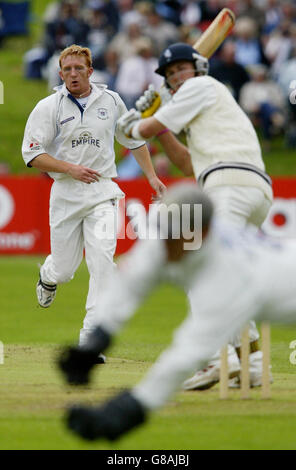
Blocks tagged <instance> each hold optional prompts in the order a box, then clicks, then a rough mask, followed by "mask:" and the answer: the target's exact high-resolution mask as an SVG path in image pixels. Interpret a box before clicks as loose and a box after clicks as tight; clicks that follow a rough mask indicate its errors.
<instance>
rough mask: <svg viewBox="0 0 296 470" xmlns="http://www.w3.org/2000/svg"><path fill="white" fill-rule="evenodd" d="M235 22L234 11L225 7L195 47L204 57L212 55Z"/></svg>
mask: <svg viewBox="0 0 296 470" xmlns="http://www.w3.org/2000/svg"><path fill="white" fill-rule="evenodd" d="M234 23H235V15H234V13H233V11H231V10H230V9H229V8H223V10H221V11H220V13H219V14H218V15H217V16H216V18H215V19H214V20H213V21H212V23H211V24H210V26H209V27H208V28H207V29H206V30H205V31H204V32H203V34H202V35H201V36H200V37H199V38H198V40H197V41H196V43H195V44H194V45H193V47H194V49H195V50H196V51H197V52H198V53H199V54H201V55H203V56H204V57H207V58H209V57H211V55H213V54H214V52H215V51H216V50H217V49H218V47H219V46H220V44H221V43H222V42H223V41H224V39H225V38H226V37H227V36H228V35H229V33H230V32H231V30H232V28H233V26H234Z"/></svg>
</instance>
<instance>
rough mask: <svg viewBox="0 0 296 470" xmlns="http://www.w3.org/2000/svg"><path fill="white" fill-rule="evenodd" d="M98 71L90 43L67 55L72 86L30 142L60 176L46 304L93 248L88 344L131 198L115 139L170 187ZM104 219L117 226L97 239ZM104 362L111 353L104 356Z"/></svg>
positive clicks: (32, 156) (30, 127) (48, 104)
mask: <svg viewBox="0 0 296 470" xmlns="http://www.w3.org/2000/svg"><path fill="white" fill-rule="evenodd" d="M92 72H93V68H92V58H91V52H90V50H89V49H88V48H85V47H80V46H77V45H75V44H74V45H72V46H70V47H68V48H66V49H65V50H64V51H62V52H61V54H60V76H61V78H62V80H63V81H64V84H63V85H62V86H60V87H57V88H56V92H55V93H53V94H52V95H50V96H48V97H47V98H45V99H43V100H41V101H40V102H39V103H38V104H37V105H36V106H35V108H34V109H33V111H32V113H31V114H30V116H29V118H28V121H27V125H26V128H25V134H24V140H23V147H22V152H23V158H24V160H25V163H26V164H27V166H29V167H31V166H32V167H35V168H38V169H39V170H41V171H45V172H48V173H49V175H50V176H51V177H52V178H53V179H54V183H53V185H52V188H51V195H50V240H51V254H50V255H49V256H48V257H47V258H46V260H45V262H44V264H43V265H42V266H41V268H40V278H39V281H38V284H37V298H38V302H39V305H40V306H41V307H49V306H50V305H51V303H52V302H53V300H54V298H55V295H56V288H57V285H58V284H61V283H64V282H67V281H69V280H70V279H72V278H73V276H74V273H75V271H76V269H77V268H78V266H79V264H80V263H81V261H82V257H83V250H84V249H85V257H86V263H87V267H88V271H89V274H90V281H89V291H88V296H87V301H86V316H85V319H84V323H83V328H82V329H81V331H80V343H83V342H84V341H86V338H87V335H88V333H89V332H90V331H91V330H92V327H93V315H94V311H95V309H96V307H97V306H98V305H99V303H100V297H101V296H102V293H103V292H104V289H105V283H106V281H107V280H108V278H109V277H110V276H111V274H112V271H113V268H114V263H113V255H114V251H115V247H116V233H117V230H116V223H113V224H112V223H108V221H109V220H111V222H112V221H113V222H114V221H116V218H117V216H116V214H117V207H118V200H119V199H120V198H122V197H124V194H123V192H122V191H121V190H120V188H119V186H118V185H117V183H115V182H114V181H113V180H112V179H113V178H114V177H116V176H117V173H116V166H115V153H114V139H115V138H116V139H117V140H118V142H119V143H120V144H121V145H123V146H125V147H127V148H129V149H131V150H132V152H133V155H134V156H135V158H136V160H137V161H138V163H139V164H140V166H141V168H142V170H143V172H144V174H145V175H146V177H147V179H148V180H149V183H150V185H151V187H152V188H153V189H154V190H155V191H156V193H157V195H158V196H160V195H161V193H162V191H163V190H164V189H165V186H164V185H163V184H162V182H161V181H160V180H159V179H158V178H157V176H156V174H155V172H154V168H153V165H152V162H151V159H150V154H149V151H148V148H147V146H146V145H145V142H144V141H143V140H141V141H139V140H134V139H131V138H127V137H126V136H125V135H124V133H123V132H122V131H121V130H120V129H119V128H118V126H116V121H117V119H118V118H119V117H120V116H122V115H123V114H124V113H125V112H126V111H127V109H126V106H125V104H124V103H123V101H122V100H121V98H120V96H119V95H118V94H117V93H115V92H113V91H110V90H108V89H107V87H106V86H105V85H96V84H95V83H93V82H91V81H90V80H91V75H92ZM99 223H100V224H102V225H104V224H106V227H108V230H109V231H110V233H107V234H106V237H105V238H102V237H98V236H97V231H96V228H97V224H99ZM97 315H98V309H97V310H96V316H97ZM96 318H97V317H96ZM102 361H104V358H100V359H99V362H102Z"/></svg>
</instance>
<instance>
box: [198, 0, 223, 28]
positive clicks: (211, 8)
mask: <svg viewBox="0 0 296 470" xmlns="http://www.w3.org/2000/svg"><path fill="white" fill-rule="evenodd" d="M199 8H200V12H201V22H205V25H204V27H206V23H209V22H211V21H213V19H214V18H215V17H216V16H217V15H218V13H219V11H220V10H221V2H220V0H200V2H199Z"/></svg>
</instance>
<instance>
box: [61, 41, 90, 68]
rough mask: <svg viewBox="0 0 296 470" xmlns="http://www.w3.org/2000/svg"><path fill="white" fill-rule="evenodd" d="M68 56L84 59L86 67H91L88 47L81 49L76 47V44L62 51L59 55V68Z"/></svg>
mask: <svg viewBox="0 0 296 470" xmlns="http://www.w3.org/2000/svg"><path fill="white" fill-rule="evenodd" d="M68 55H77V56H79V57H85V58H86V65H87V67H91V66H92V56H91V51H90V49H89V48H88V47H81V46H77V45H76V44H72V46H69V47H66V49H64V50H63V51H62V52H61V54H60V58H59V64H60V68H62V60H63V59H65V58H66V57H68Z"/></svg>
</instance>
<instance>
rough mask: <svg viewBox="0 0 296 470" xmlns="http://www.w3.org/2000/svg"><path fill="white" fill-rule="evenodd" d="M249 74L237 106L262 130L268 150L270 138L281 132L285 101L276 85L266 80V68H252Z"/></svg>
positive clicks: (260, 66)
mask: <svg viewBox="0 0 296 470" xmlns="http://www.w3.org/2000/svg"><path fill="white" fill-rule="evenodd" d="M250 74H251V81H250V82H248V83H246V84H245V85H244V86H243V87H242V89H241V93H240V100H239V104H240V105H241V107H242V108H243V110H244V111H245V112H246V113H247V114H248V115H249V116H250V118H251V120H252V121H253V123H254V125H255V126H256V127H259V128H260V129H261V130H262V133H263V138H264V141H265V142H264V145H265V148H266V149H268V146H269V142H270V140H271V139H272V137H273V136H274V135H275V134H278V133H279V132H281V131H283V128H284V124H285V115H286V101H285V97H284V95H283V93H282V91H281V89H280V87H279V86H278V84H277V83H275V82H274V81H272V80H270V79H269V78H268V69H267V67H266V66H264V65H256V66H254V67H252V68H251V69H250Z"/></svg>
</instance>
